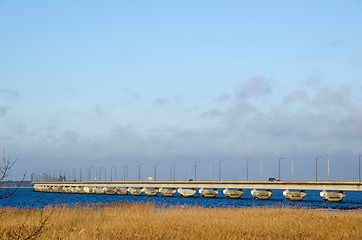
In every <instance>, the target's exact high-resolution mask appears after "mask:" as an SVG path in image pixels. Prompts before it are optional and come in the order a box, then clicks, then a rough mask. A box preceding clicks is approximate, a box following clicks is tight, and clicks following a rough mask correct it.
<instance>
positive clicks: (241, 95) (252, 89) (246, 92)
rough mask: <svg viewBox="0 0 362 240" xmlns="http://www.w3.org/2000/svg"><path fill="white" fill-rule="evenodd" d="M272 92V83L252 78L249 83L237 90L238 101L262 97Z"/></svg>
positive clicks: (259, 78)
mask: <svg viewBox="0 0 362 240" xmlns="http://www.w3.org/2000/svg"><path fill="white" fill-rule="evenodd" d="M270 92H271V86H270V83H269V81H267V80H265V78H264V77H251V78H250V79H249V80H248V81H246V82H245V83H243V84H241V85H239V86H237V87H236V88H235V95H236V97H237V98H238V99H246V98H248V97H251V96H260V95H263V94H266V93H270Z"/></svg>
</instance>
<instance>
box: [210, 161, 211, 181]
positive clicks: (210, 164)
mask: <svg viewBox="0 0 362 240" xmlns="http://www.w3.org/2000/svg"><path fill="white" fill-rule="evenodd" d="M210 181H211V162H210Z"/></svg>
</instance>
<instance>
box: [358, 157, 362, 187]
mask: <svg viewBox="0 0 362 240" xmlns="http://www.w3.org/2000/svg"><path fill="white" fill-rule="evenodd" d="M361 157H362V155H359V164H358V179H359V182H361Z"/></svg>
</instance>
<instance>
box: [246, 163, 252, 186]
mask: <svg viewBox="0 0 362 240" xmlns="http://www.w3.org/2000/svg"><path fill="white" fill-rule="evenodd" d="M249 161H252V159H248V160H246V181H249Z"/></svg>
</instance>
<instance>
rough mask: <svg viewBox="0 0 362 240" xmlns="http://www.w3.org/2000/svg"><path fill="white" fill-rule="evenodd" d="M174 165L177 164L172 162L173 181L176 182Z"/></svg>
mask: <svg viewBox="0 0 362 240" xmlns="http://www.w3.org/2000/svg"><path fill="white" fill-rule="evenodd" d="M176 163H178V162H174V163H173V181H174V182H175V181H176Z"/></svg>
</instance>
